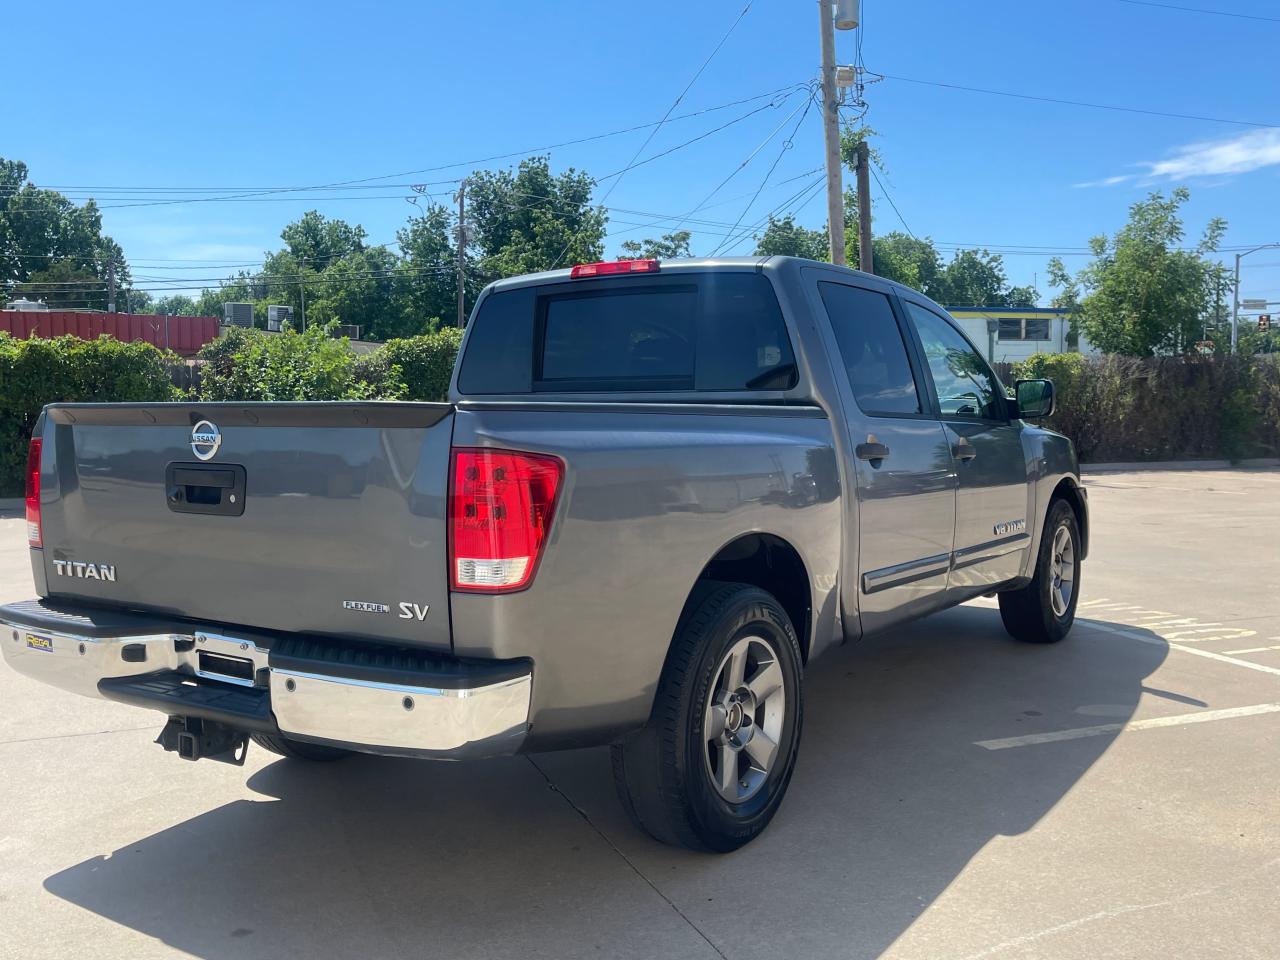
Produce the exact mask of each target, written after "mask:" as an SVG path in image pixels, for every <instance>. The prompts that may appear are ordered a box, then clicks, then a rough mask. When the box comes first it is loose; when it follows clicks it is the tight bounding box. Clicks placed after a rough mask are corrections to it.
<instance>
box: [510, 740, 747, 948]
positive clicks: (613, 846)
mask: <svg viewBox="0 0 1280 960" xmlns="http://www.w3.org/2000/svg"><path fill="white" fill-rule="evenodd" d="M525 759H526V760H528V761H529V764H530V765H531V766H532V767H533V769H535V770H537V771H538V773H539V774H541V775H542V779H543V780H545V781H546V782H547V786H548V787H550V788H551V789H552V790H553V791H554V792H556V793H558V794H559V795H560V796H561V797H563V798H564V802H565V803H567V804H568V805H569V806H570V807H571V808H572V809H573V810H574V811H575V812H576V813H577V814H578V816H580V817H581V818H582V819H583V820H584V821H585V822H586V824H587V826H588V827H590V828H591V829H592V831H594V833H595V835H596V836H598V837H599V838H600V839H601V840H603V841H604V842H605V844H606V845H607V846H608V847H609V849H610V850H612V851H613V852H614V853H615V854H617V855H618V857H619V858H621V860H622V862H623V863H625V864H626V865H627V866H628V867H630V868H631V871H632V872H633V873H634V874H635V875H636V876H637V877H639V878H640V879H641V880H643V881H644V882H645V883H646V884H647V885H648V887H649V889H650V890H652V891H653V892H654V893H656V894H657V895H658V896H659V897H661V898H662V899H663V901H664V902H665V903H666V905H667V906H668V907H670V908H671V909H672V910H674V911H675V913H676V915H677V916H678V917H679V918H680V919H681V920H683V921H684V922H685V923H687V924H688V925H689V927H690V929H692V930H693V932H694V933H696V934H697V935H698V936H699V937H701V938H702V939H703V941H704V942H705V943H706V945H707V946H708V947H710V948H711V949H712V950H714V951H715V952H716V956H718V957H720V960H729V958H728V957H727V956H726V955H725V953H724V951H723V950H721V949H720V948H719V947H717V946H716V945H715V943H714V942H712V940H711V938H710V937H708V936H707V935H706V934H705V933H703V932H702V930H701V928H699V926H698V925H697V924H696V923H694V922H693V921H692V920H690V919H689V917H688V915H687V914H686V913H685V912H684V911H683V910H681V909H680V908H679V907H677V906H676V905H675V902H674V901H673V900H672V899H671V898H670V897H668V896H667V895H666V894H665V893H663V892H662V891H661V890H659V889H658V885H657V884H655V883H654V882H653V881H652V880H650V879H649V878H648V877H646V876H645V875H644V873H643V872H642V871H641V870H640V868H639V867H637V866H636V865H635V863H634V862H633V861H632V860H631V858H630V857H628V856H627V855H626V854H625V853H623V852H622V850H620V849H619V848H618V845H617V844H616V843H614V842H613V841H612V840H610V839H609V837H608V836H607V835H606V834H605V832H604V831H603V830H601V829H600V828H599V827H597V826H596V825H595V824H594V823H593V822H592V821H591V817H590V815H588V813H587V811H585V810H583V809H582V808H581V807H580V806H578V805H577V804H576V803H574V802H573V798H572V797H570V796H569V795H568V794H567V793H565V792H564V791H563V790H561V789H560V787H559V786H557V785H556V783H555V781H554V780H552V779H551V777H549V776H548V775H547V772H546V771H545V770H543V769H542V768H541V767H540V766H538V764H537V762H536V761H535V760H534V759H533V757H530V756H527V755H526V757H525Z"/></svg>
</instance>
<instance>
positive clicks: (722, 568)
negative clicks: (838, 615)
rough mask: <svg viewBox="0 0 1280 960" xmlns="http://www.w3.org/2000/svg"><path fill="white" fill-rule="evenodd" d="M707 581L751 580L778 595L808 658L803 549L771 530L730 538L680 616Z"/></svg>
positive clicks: (809, 595) (808, 596) (809, 598)
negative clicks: (801, 551)
mask: <svg viewBox="0 0 1280 960" xmlns="http://www.w3.org/2000/svg"><path fill="white" fill-rule="evenodd" d="M707 581H725V582H729V583H749V584H751V585H752V586H755V587H759V588H760V589H762V590H767V591H768V592H769V593H771V594H773V595H774V597H776V598H777V600H778V603H779V604H781V606H782V609H783V610H785V611H786V612H787V616H788V617H790V618H791V625H792V626H793V627H795V631H796V639H798V640H799V641H800V655H801V657H802V658H803V660H804V661H805V662H807V661H808V659H809V638H810V634H811V633H812V631H813V592H812V589H811V583H810V580H809V571H808V569H807V568H806V567H805V563H804V560H803V558H801V556H800V552H799V551H798V550H796V548H795V547H794V546H792V545H791V544H790V543H789V542H787V541H786V540H784V539H783V538H782V537H779V536H776V535H775V534H772V533H761V532H756V533H748V534H743V535H742V536H740V537H736V538H735V539H733V540H730V541H729V542H728V543H726V544H725V545H724V546H722V547H721V548H720V549H719V550H717V551H716V553H715V555H714V556H713V557H712V558H711V559H710V560H708V561H707V564H706V566H704V567H703V568H702V572H701V573H699V574H698V579H697V581H696V582H695V583H694V584H693V586H692V588H691V589H690V591H689V596H688V597H687V598H686V599H685V607H684V612H683V613H682V614H681V620H682V621H683V620H684V617H685V616H687V615H688V614H689V613H690V612H691V610H690V606H691V604H692V603H693V602H695V601H696V598H698V597H699V596H700V595H701V593H700V590H699V588H700V586H701V585H702V584H705V583H706V582H707Z"/></svg>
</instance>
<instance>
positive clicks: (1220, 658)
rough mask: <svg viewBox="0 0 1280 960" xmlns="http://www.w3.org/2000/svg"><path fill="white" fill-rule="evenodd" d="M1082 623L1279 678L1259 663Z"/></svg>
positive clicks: (1107, 625) (1094, 622)
mask: <svg viewBox="0 0 1280 960" xmlns="http://www.w3.org/2000/svg"><path fill="white" fill-rule="evenodd" d="M1083 622H1084V623H1085V624H1086V625H1087V626H1089V627H1090V628H1091V629H1094V630H1101V631H1103V632H1104V633H1114V634H1115V635H1116V636H1118V637H1128V638H1129V639H1130V640H1138V641H1140V642H1142V643H1153V644H1155V645H1156V646H1157V647H1164V648H1165V649H1167V650H1178V651H1181V652H1182V653H1189V654H1191V655H1192V656H1196V657H1206V658H1207V659H1209V660H1218V661H1220V662H1222V663H1233V664H1235V665H1236V666H1237V667H1244V668H1245V669H1246V670H1257V671H1258V672H1259V673H1270V674H1272V675H1274V676H1277V677H1280V668H1277V667H1268V666H1265V665H1264V664H1261V663H1254V662H1253V661H1252V660H1238V659H1236V658H1235V657H1228V656H1226V655H1224V654H1221V653H1214V652H1213V651H1212V650H1200V649H1198V648H1197V647H1188V646H1185V645H1184V644H1181V643H1169V642H1168V641H1167V640H1165V639H1164V638H1163V637H1157V636H1148V635H1147V634H1145V633H1137V632H1135V631H1133V630H1126V629H1125V628H1124V627H1117V626H1113V625H1112V624H1110V623H1100V622H1098V621H1097V620H1085V621H1083Z"/></svg>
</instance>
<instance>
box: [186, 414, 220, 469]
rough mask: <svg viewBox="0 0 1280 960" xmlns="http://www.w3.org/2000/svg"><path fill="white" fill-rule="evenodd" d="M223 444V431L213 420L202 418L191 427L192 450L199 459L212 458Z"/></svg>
mask: <svg viewBox="0 0 1280 960" xmlns="http://www.w3.org/2000/svg"><path fill="white" fill-rule="evenodd" d="M220 446H222V432H221V431H220V430H219V429H218V425H217V424H216V423H214V422H213V421H211V420H201V421H200V422H199V423H197V424H196V425H195V426H194V427H192V428H191V452H192V453H194V454H195V455H196V458H197V459H199V460H212V459H213V455H214V454H215V453H217V452H218V448H219V447H220Z"/></svg>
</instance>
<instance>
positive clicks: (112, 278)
mask: <svg viewBox="0 0 1280 960" xmlns="http://www.w3.org/2000/svg"><path fill="white" fill-rule="evenodd" d="M1239 262H1240V258H1239V257H1236V263H1237V264H1239ZM115 312H116V262H115V260H114V259H109V260H107V313H115Z"/></svg>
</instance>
